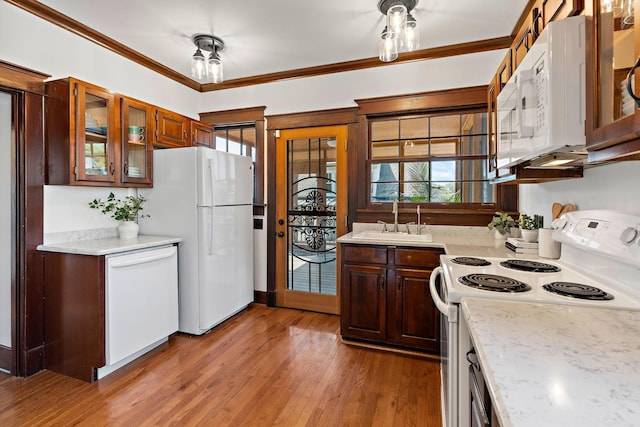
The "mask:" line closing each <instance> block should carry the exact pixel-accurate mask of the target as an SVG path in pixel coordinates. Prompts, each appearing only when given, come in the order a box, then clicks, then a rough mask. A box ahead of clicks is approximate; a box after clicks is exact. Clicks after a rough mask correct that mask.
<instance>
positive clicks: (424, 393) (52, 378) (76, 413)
mask: <svg viewBox="0 0 640 427" xmlns="http://www.w3.org/2000/svg"><path fill="white" fill-rule="evenodd" d="M339 323H340V322H339V318H338V317H337V316H332V315H326V314H319V313H310V312H304V311H299V310H289V309H279V308H270V307H265V306H263V305H258V304H256V305H252V306H250V307H249V308H248V309H247V310H245V311H243V312H242V313H240V314H239V315H237V316H235V317H233V318H231V319H229V320H228V321H227V322H225V323H224V324H222V325H220V326H219V327H217V328H215V329H214V330H213V331H211V332H210V333H208V334H205V335H203V336H199V337H195V336H189V335H185V334H176V335H174V336H172V337H171V339H170V340H169V342H168V343H167V344H164V345H162V346H160V347H159V348H157V349H155V350H153V351H151V352H150V353H149V354H147V355H145V356H143V357H141V358H140V359H138V360H136V361H134V362H132V363H131V364H129V365H127V366H125V367H124V368H122V369H120V370H118V371H116V372H114V373H113V374H111V375H108V376H107V377H105V378H103V379H101V380H99V381H97V382H95V383H93V384H88V383H84V382H82V381H79V380H75V379H72V378H68V377H65V376H62V375H59V374H56V373H54V372H50V371H43V372H41V373H38V374H36V375H34V376H31V377H29V378H26V379H25V378H15V377H5V378H0V379H1V381H0V425H2V426H51V425H56V426H57V425H77V426H133V425H135V426H157V425H162V426H164V425H170V426H171V425H175V426H191V425H205V426H209V425H215V426H243V427H244V426H259V427H262V426H287V427H289V426H385V427H386V426H428V427H430V426H434V427H436V426H440V425H441V418H440V377H439V365H438V362H437V361H434V360H428V359H421V358H416V357H411V356H407V355H401V354H394V353H389V352H383V351H377V350H371V349H366V348H360V347H354V346H350V345H346V344H343V343H342V342H341V341H340V337H339Z"/></svg>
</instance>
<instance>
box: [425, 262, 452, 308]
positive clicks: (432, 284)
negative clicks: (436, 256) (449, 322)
mask: <svg viewBox="0 0 640 427" xmlns="http://www.w3.org/2000/svg"><path fill="white" fill-rule="evenodd" d="M441 275H442V267H436V268H434V269H433V271H432V272H431V277H430V278H429V292H431V299H433V302H434V303H435V305H436V307H437V308H438V311H440V313H442V314H444V315H445V316H447V317H449V308H450V307H449V304H447V303H446V302H444V301H442V300H441V299H440V295H438V290H437V289H436V280H437V278H438V276H441Z"/></svg>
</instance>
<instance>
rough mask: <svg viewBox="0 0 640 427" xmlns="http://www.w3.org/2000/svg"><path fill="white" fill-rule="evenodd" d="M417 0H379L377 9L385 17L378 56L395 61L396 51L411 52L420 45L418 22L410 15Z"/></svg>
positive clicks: (385, 60) (381, 58) (387, 60)
mask: <svg viewBox="0 0 640 427" xmlns="http://www.w3.org/2000/svg"><path fill="white" fill-rule="evenodd" d="M417 3H418V0H380V1H379V2H378V10H379V11H380V13H382V14H383V15H385V17H386V25H385V27H384V29H383V30H382V35H381V37H380V42H379V48H378V58H380V61H382V62H391V61H395V60H396V59H397V58H398V52H411V51H414V50H417V49H418V48H419V47H420V32H419V30H418V22H417V21H416V19H415V18H414V17H413V16H411V11H412V10H413V9H414V8H415V7H416V4H417Z"/></svg>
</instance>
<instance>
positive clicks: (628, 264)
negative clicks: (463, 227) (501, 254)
mask: <svg viewBox="0 0 640 427" xmlns="http://www.w3.org/2000/svg"><path fill="white" fill-rule="evenodd" d="M552 228H553V229H554V231H553V239H554V240H556V241H559V242H561V243H562V250H561V256H560V259H558V260H547V259H543V258H538V257H534V258H530V259H527V258H516V257H513V258H492V257H488V258H483V257H457V256H453V255H443V256H441V257H440V264H441V267H439V268H437V269H436V270H434V273H433V274H432V276H431V284H430V285H431V286H430V288H431V294H432V297H433V300H434V303H435V304H436V306H437V307H438V309H439V310H440V312H441V313H442V316H441V323H440V324H441V340H442V342H441V354H442V382H443V384H442V392H443V424H444V425H445V426H446V427H467V426H469V425H471V424H470V423H471V420H470V406H469V383H468V376H467V375H466V374H465V373H466V372H467V369H468V363H467V362H466V360H465V358H464V355H465V353H467V351H468V350H470V348H471V340H470V338H469V333H468V330H467V328H466V325H465V322H464V319H462V316H460V315H459V303H460V301H461V299H462V298H464V297H474V298H492V299H508V300H512V301H526V302H537V303H549V304H568V305H576V306H587V307H601V308H611V309H619V310H640V215H629V214H623V213H619V212H613V211H575V212H570V213H567V214H565V215H563V216H562V217H561V218H559V219H558V220H556V221H554V222H553V224H552ZM440 276H441V277H442V280H441V281H439V279H438V278H439V277H440ZM438 282H440V283H438ZM543 332H544V331H541V333H543Z"/></svg>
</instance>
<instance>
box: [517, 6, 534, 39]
mask: <svg viewBox="0 0 640 427" xmlns="http://www.w3.org/2000/svg"><path fill="white" fill-rule="evenodd" d="M538 1H539V0H529V3H527V5H526V6H525V8H524V10H523V11H522V13H521V14H520V18H518V22H516V25H514V26H513V30H512V31H511V40H515V39H516V37H517V35H518V33H519V32H520V30H521V29H522V26H523V25H524V23H525V21H526V20H527V19H531V11H532V10H533V6H534V5H535V4H536V3H537V2H538Z"/></svg>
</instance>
